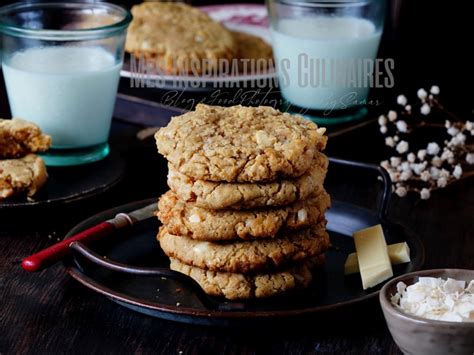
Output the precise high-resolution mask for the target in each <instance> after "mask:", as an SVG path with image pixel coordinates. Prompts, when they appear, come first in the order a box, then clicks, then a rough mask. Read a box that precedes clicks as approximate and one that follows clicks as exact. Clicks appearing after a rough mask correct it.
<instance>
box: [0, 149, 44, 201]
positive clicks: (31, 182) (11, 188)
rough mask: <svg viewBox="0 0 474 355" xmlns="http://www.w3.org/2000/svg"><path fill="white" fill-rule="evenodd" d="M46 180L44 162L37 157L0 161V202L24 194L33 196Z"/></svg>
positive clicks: (28, 156) (31, 155)
mask: <svg viewBox="0 0 474 355" xmlns="http://www.w3.org/2000/svg"><path fill="white" fill-rule="evenodd" d="M47 178H48V174H47V173H46V167H45V165H44V162H43V160H42V159H41V158H40V157H38V156H37V155H34V154H29V155H27V156H25V157H23V158H21V159H9V160H0V200H2V199H5V198H8V197H10V196H13V195H17V194H20V193H24V192H26V194H27V195H28V196H33V195H34V194H35V193H36V192H37V191H38V189H39V188H41V186H43V185H44V184H45V182H46V180H47Z"/></svg>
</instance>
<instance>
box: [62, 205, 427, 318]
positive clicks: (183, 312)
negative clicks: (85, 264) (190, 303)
mask: <svg viewBox="0 0 474 355" xmlns="http://www.w3.org/2000/svg"><path fill="white" fill-rule="evenodd" d="M154 201H157V198H150V199H145V200H138V201H134V202H130V203H127V204H124V205H121V206H116V207H113V208H110V209H107V210H105V211H102V212H99V213H97V214H95V215H93V216H91V217H89V218H87V219H85V220H83V221H82V222H80V223H78V224H77V225H76V226H74V227H73V228H72V229H71V230H70V231H69V232H68V233H67V234H66V236H65V238H69V237H70V236H71V235H73V234H75V233H77V232H80V231H81V230H83V229H84V228H87V227H88V226H89V224H90V223H91V222H93V221H94V220H95V219H96V218H97V217H98V216H107V215H109V214H114V213H116V211H117V210H118V209H120V210H124V211H125V210H127V208H128V209H130V208H140V206H142V205H143V206H145V205H149V204H150V203H153V202H154ZM354 206H357V205H354ZM367 210H368V209H367ZM103 218H104V220H105V219H107V218H108V217H103ZM382 222H383V223H389V224H391V225H396V226H398V227H399V228H402V229H403V230H404V231H405V233H406V235H407V236H409V238H410V240H411V241H412V242H413V243H415V244H417V247H418V248H417V249H418V250H419V252H420V255H419V259H420V261H419V265H415V267H414V269H413V270H412V272H413V271H419V270H421V269H422V267H423V265H424V263H425V249H424V246H423V243H422V242H421V240H420V238H419V237H418V236H417V235H416V234H415V233H413V232H411V231H410V230H409V229H408V228H406V227H405V226H403V225H402V224H399V223H396V222H392V221H389V220H386V221H382ZM64 266H65V268H66V271H67V273H68V274H69V275H70V276H71V277H73V278H74V279H75V280H76V281H78V282H79V283H81V284H82V285H84V286H85V287H87V288H89V289H91V290H93V291H95V292H97V293H99V294H102V295H104V296H106V297H108V298H110V299H112V300H113V301H115V300H118V301H121V302H124V303H127V304H131V305H134V306H139V307H143V308H146V309H149V310H152V311H157V312H164V313H168V314H171V315H175V316H183V317H192V318H201V319H202V318H205V319H211V318H214V319H216V318H217V319H219V320H231V321H232V320H234V321H241V320H246V319H276V318H287V317H297V316H303V315H312V314H321V313H326V312H330V311H333V310H338V309H341V308H343V307H344V308H345V307H349V306H352V305H356V304H360V303H363V302H365V301H368V300H370V299H375V298H376V297H378V296H379V293H380V289H378V290H375V291H373V292H371V293H370V294H367V295H364V296H361V297H357V298H354V299H351V300H348V301H343V302H337V303H333V304H330V305H322V306H316V307H309V308H303V309H295V310H271V311H253V310H252V311H220V310H212V309H207V310H206V309H202V310H201V309H195V308H187V307H181V306H175V305H166V304H158V303H152V302H149V301H146V300H142V299H138V298H136V297H133V296H129V295H126V294H124V293H122V292H118V291H114V290H111V289H110V288H108V287H105V286H103V285H101V284H100V283H98V282H96V281H95V280H94V279H92V278H90V277H89V276H87V275H85V274H84V273H83V272H81V270H80V269H79V268H78V267H77V266H76V265H75V263H74V261H73V257H70V258H68V259H66V260H65V261H64Z"/></svg>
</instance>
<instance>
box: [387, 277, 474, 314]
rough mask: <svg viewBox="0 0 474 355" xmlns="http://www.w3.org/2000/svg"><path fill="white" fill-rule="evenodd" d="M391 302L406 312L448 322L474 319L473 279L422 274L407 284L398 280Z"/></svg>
mask: <svg viewBox="0 0 474 355" xmlns="http://www.w3.org/2000/svg"><path fill="white" fill-rule="evenodd" d="M391 302H392V304H393V305H394V306H396V307H397V308H399V309H401V310H402V311H403V312H405V313H407V314H411V315H414V316H418V317H422V318H427V319H434V320H442V321H449V322H474V280H473V281H471V282H470V283H469V285H467V287H466V281H459V280H455V279H451V278H448V279H447V280H444V279H443V278H434V277H420V278H419V280H418V282H416V283H414V284H413V285H410V286H407V285H405V284H404V283H403V282H399V283H398V284H397V293H395V294H394V295H393V296H392V298H391Z"/></svg>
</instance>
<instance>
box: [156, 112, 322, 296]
mask: <svg viewBox="0 0 474 355" xmlns="http://www.w3.org/2000/svg"><path fill="white" fill-rule="evenodd" d="M156 140H157V145H158V150H159V152H160V153H161V154H163V155H164V156H165V157H166V158H167V159H168V169H169V172H168V185H169V187H170V191H168V192H166V193H165V194H164V195H163V196H161V198H160V200H159V203H158V212H157V216H158V218H159V219H160V221H161V222H162V224H163V225H162V227H161V228H160V230H159V233H158V237H157V238H158V241H159V243H160V245H161V248H162V249H163V251H164V252H165V254H166V255H167V256H168V257H169V258H170V267H171V269H173V270H176V271H179V272H181V273H184V274H186V275H188V276H190V277H192V278H193V279H195V280H196V281H197V282H198V283H199V284H200V285H201V287H202V288H203V289H204V291H205V292H206V293H207V294H209V295H213V296H223V297H225V298H227V299H250V298H263V297H269V296H274V295H278V294H282V293H286V292H289V291H292V290H295V289H303V288H306V287H307V286H308V285H309V284H310V283H311V281H312V269H313V268H315V267H317V266H318V265H321V264H322V263H324V259H325V256H324V255H325V252H326V250H327V249H328V247H329V245H330V241H329V236H328V234H327V232H326V220H325V216H324V214H325V211H326V210H327V209H328V208H329V207H330V197H329V195H328V194H327V193H326V191H325V190H324V187H323V182H324V178H325V176H326V172H327V167H328V159H327V157H326V156H325V155H324V154H322V153H321V150H323V149H324V147H325V145H326V137H325V136H324V129H322V128H318V127H317V126H316V125H314V124H313V123H310V122H307V121H305V120H303V119H302V118H300V117H295V116H291V115H289V114H286V113H281V112H279V111H277V110H274V109H272V108H270V107H258V108H247V107H242V106H234V107H230V108H223V107H213V106H206V105H198V106H197V108H196V111H194V112H190V113H187V114H185V115H182V116H179V117H176V118H174V119H173V120H172V121H171V123H170V124H169V125H168V126H167V127H165V128H162V129H161V130H160V131H159V132H158V133H157V134H156Z"/></svg>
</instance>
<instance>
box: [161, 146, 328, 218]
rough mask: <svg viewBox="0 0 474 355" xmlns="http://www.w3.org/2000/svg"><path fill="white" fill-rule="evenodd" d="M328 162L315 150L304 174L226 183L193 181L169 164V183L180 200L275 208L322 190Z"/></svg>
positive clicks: (206, 204)
mask: <svg viewBox="0 0 474 355" xmlns="http://www.w3.org/2000/svg"><path fill="white" fill-rule="evenodd" d="M328 164H329V161H328V159H327V157H326V156H325V155H324V154H322V153H319V152H316V153H315V156H314V158H313V160H312V166H311V167H310V169H309V171H307V172H306V173H305V174H304V175H302V176H300V177H298V178H294V179H283V180H279V181H275V182H268V183H228V182H212V181H205V180H194V179H192V178H190V177H188V176H186V175H184V174H181V173H180V172H178V171H177V170H176V169H175V168H174V167H173V166H172V165H171V164H168V186H169V187H170V189H171V190H173V191H174V192H175V193H176V195H178V197H179V199H181V200H182V201H185V202H193V203H194V204H195V205H196V206H198V207H202V208H207V209H216V210H218V209H234V210H240V209H249V208H258V207H275V206H284V205H288V204H291V203H293V202H295V201H298V200H305V199H307V198H308V197H309V196H311V195H314V194H320V193H321V192H322V191H323V183H324V179H325V177H326V172H327V167H328Z"/></svg>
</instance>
